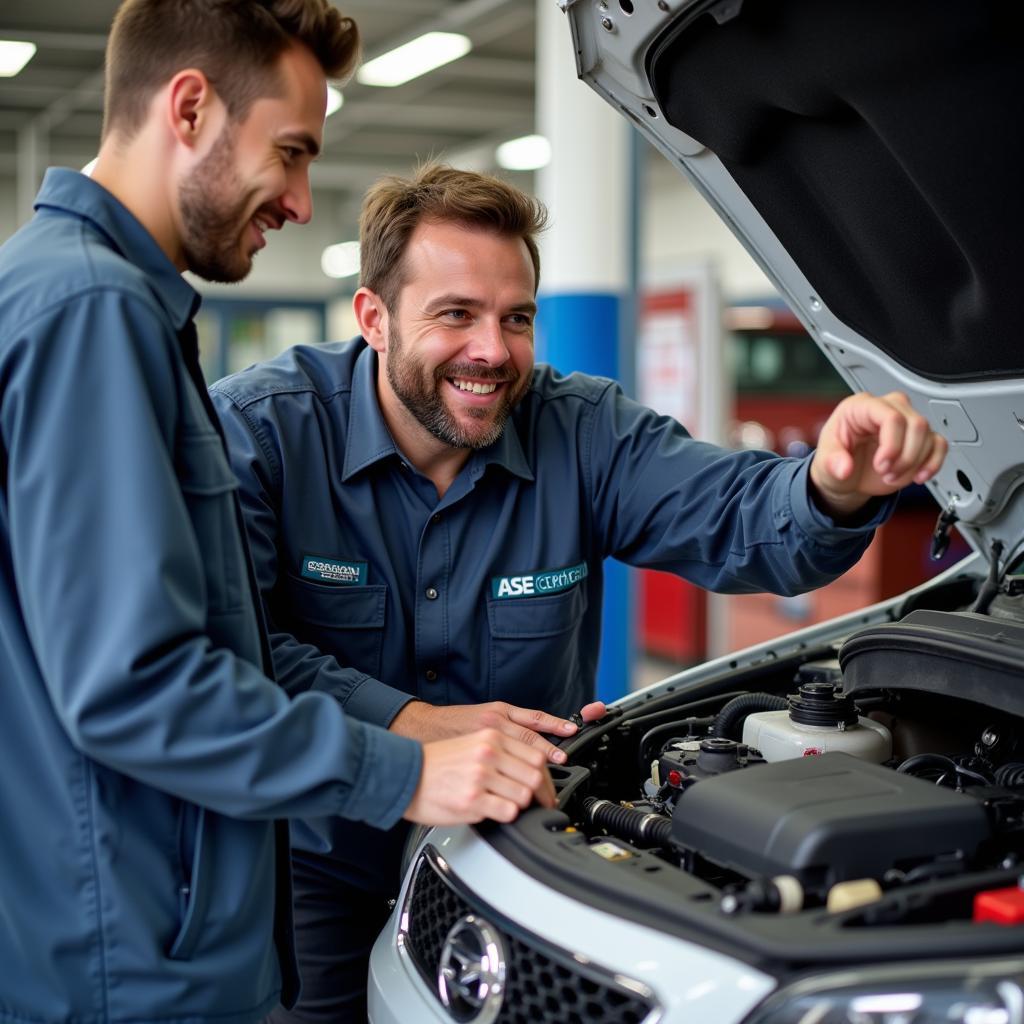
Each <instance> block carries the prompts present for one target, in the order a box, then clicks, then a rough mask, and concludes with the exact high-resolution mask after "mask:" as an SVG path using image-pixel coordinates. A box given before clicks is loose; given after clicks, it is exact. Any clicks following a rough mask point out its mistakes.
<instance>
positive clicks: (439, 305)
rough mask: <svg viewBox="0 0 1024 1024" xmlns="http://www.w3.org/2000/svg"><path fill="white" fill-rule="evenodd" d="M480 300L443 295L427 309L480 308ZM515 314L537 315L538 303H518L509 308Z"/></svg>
mask: <svg viewBox="0 0 1024 1024" xmlns="http://www.w3.org/2000/svg"><path fill="white" fill-rule="evenodd" d="M480 305H481V303H480V300H479V299H471V298H468V297H467V296H465V295H441V296H439V297H438V298H436V299H434V301H433V302H431V303H429V305H428V306H427V309H429V310H431V311H433V310H437V309H444V308H446V307H448V306H470V307H474V308H475V307H478V306H480ZM509 308H510V310H511V312H513V313H536V312H537V303H536V302H532V301H530V302H518V303H516V305H514V306H511V307H509Z"/></svg>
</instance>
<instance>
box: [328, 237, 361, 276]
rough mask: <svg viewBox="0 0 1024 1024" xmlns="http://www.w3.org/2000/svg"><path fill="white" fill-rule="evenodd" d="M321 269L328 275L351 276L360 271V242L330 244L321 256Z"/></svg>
mask: <svg viewBox="0 0 1024 1024" xmlns="http://www.w3.org/2000/svg"><path fill="white" fill-rule="evenodd" d="M320 269H321V270H322V271H323V272H324V273H325V274H326V275H327V276H328V277H337V278H341V277H351V276H352V275H353V274H358V273H359V243H358V242H338V244H337V245H329V246H327V248H326V249H324V251H323V255H322V256H321V257H320Z"/></svg>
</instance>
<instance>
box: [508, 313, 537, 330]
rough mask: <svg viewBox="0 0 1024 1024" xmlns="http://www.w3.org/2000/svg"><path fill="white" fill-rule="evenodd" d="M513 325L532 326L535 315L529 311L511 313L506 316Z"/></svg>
mask: <svg viewBox="0 0 1024 1024" xmlns="http://www.w3.org/2000/svg"><path fill="white" fill-rule="evenodd" d="M505 319H506V320H508V322H509V323H510V324H511V325H512V326H513V327H532V326H533V317H532V316H530V314H529V313H511V314H509V316H507V317H506V318H505Z"/></svg>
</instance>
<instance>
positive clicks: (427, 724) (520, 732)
mask: <svg viewBox="0 0 1024 1024" xmlns="http://www.w3.org/2000/svg"><path fill="white" fill-rule="evenodd" d="M606 712H607V708H605V706H604V704H602V703H601V702H600V701H594V702H593V703H592V704H587V705H586V706H585V707H583V708H582V709H581V710H580V719H581V721H583V722H593V721H596V720H597V719H599V718H603V717H604V715H605V714H606ZM388 728H389V729H390V730H391V731H392V732H396V733H398V735H399V736H408V737H409V738H410V739H414V740H419V741H420V743H429V742H430V741H431V740H443V739H448V738H449V737H454V736H465V735H466V734H467V733H472V732H477V731H478V730H480V729H497V730H498V731H499V732H502V733H504V734H505V735H506V736H509V737H511V738H512V739H516V740H519V741H520V742H522V743H526V744H528V745H530V746H533V747H536V748H537V749H538V750H540V751H542V752H543V753H544V756H545V757H546V758H547V759H548V760H549V761H551V762H552V763H554V764H564V763H565V752H564V751H562V750H559V749H558V747H556V746H555V745H554V744H553V743H550V742H548V740H546V739H545V738H544V736H543V735H542V734H543V733H548V734H550V735H552V736H563V737H568V736H572V735H573V734H574V733H576V732H577V731H578V729H579V727H578V726H577V725H576V723H575V722H570V721H569V720H568V719H566V718H558V717H557V716H556V715H549V714H547V713H546V712H544V711H537V710H536V709H534V708H520V707H516V705H515V704H508V703H506V702H505V701H503V700H492V701H489V702H488V703H486V704H446V705H442V706H440V707H436V706H434V705H433V704H426V703H424V702H423V701H421V700H411V701H409V703H408V704H406V705H405V707H403V708H402V710H401V711H399V712H398V714H397V715H396V716H395V718H394V720H393V721H392V723H391V725H389V726H388Z"/></svg>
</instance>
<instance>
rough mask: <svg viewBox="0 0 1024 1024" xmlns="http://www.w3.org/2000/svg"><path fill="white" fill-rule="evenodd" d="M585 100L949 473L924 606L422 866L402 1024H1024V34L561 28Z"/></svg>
mask: <svg viewBox="0 0 1024 1024" xmlns="http://www.w3.org/2000/svg"><path fill="white" fill-rule="evenodd" d="M561 6H562V8H563V9H564V11H565V13H566V16H567V17H568V18H569V19H570V22H571V26H572V37H573V44H574V51H575V55H576V61H577V68H578V72H579V74H580V77H581V78H583V80H584V81H586V82H587V83H588V84H589V85H590V86H592V87H593V88H594V89H595V90H596V91H597V92H598V93H600V94H601V95H602V96H603V97H604V98H605V99H606V100H607V101H608V102H609V103H611V104H613V105H614V106H615V107H616V108H617V109H619V110H620V111H621V112H622V113H623V114H624V115H625V116H626V117H628V118H630V119H631V120H632V121H633V122H634V123H635V124H636V125H637V126H638V127H639V129H640V130H641V131H642V132H643V133H644V134H645V135H646V136H647V137H648V138H649V139H650V140H651V141H652V142H653V143H654V144H655V145H656V146H657V147H658V148H659V149H660V150H661V151H662V152H663V153H664V155H665V156H666V157H667V158H668V159H669V160H671V161H672V162H673V163H674V164H675V165H676V166H677V167H678V168H679V169H680V171H681V172H682V173H684V174H685V175H686V176H687V177H688V178H689V179H690V180H691V181H692V182H693V183H694V184H695V185H696V187H697V188H698V189H699V190H700V191H701V192H702V193H703V195H704V196H705V197H706V198H707V199H708V201H709V202H710V203H711V204H712V205H713V206H714V207H715V208H716V209H717V210H718V212H719V213H720V214H721V216H722V217H723V218H724V219H725V221H726V222H727V223H728V224H729V225H730V226H731V228H732V229H733V231H734V232H735V233H736V234H737V236H738V237H739V238H740V240H741V241H742V242H743V244H744V245H745V246H746V248H747V249H748V250H749V251H750V253H751V254H752V255H753V256H754V257H755V259H756V260H757V261H758V262H759V263H760V265H761V266H762V267H763V269H764V270H765V272H766V273H767V274H768V275H769V277H770V278H771V280H772V281H773V283H774V284H775V286H776V287H777V288H778V290H779V292H780V293H781V295H782V296H783V297H784V298H785V300H786V302H787V303H788V305H789V306H790V307H791V308H792V309H793V311H794V312H795V313H796V315H797V316H798V317H799V319H800V321H801V322H802V323H803V325H804V327H805V328H806V330H807V331H808V333H809V334H810V335H811V337H812V338H814V340H815V341H816V343H817V344H818V346H819V347H820V348H821V350H822V351H823V352H824V354H825V355H826V356H827V358H828V359H829V361H830V362H831V363H832V365H833V366H834V367H835V368H836V370H837V371H838V373H839V374H840V376H841V377H842V378H843V379H844V380H845V382H846V383H847V385H849V387H850V388H851V389H853V390H858V391H860V390H865V391H870V392H872V393H875V394H885V393H888V392H891V391H894V390H899V391H902V392H904V393H905V394H906V395H907V396H909V399H910V401H911V402H912V404H913V405H914V407H915V408H916V409H917V410H918V411H919V412H921V413H922V414H924V415H925V416H926V417H927V418H928V420H929V421H930V423H931V425H932V427H933V428H934V429H935V430H937V431H939V432H940V433H942V434H943V435H944V436H945V437H946V439H947V440H948V442H949V455H948V457H947V459H946V462H945V464H944V466H943V468H942V469H941V471H940V472H939V473H938V474H937V475H936V477H935V478H934V479H933V480H931V481H929V483H928V484H927V488H928V490H929V491H930V492H931V497H932V498H934V499H935V501H936V503H937V505H936V509H935V512H936V524H935V531H934V536H933V538H932V546H933V549H934V553H935V554H936V555H941V554H942V552H943V550H944V548H945V547H946V545H947V544H948V541H949V537H950V531H951V530H953V529H956V530H957V531H958V532H959V533H960V535H961V536H962V537H963V538H964V539H965V540H966V542H967V544H968V545H969V548H970V554H968V555H967V557H966V558H965V559H964V560H963V561H961V562H959V563H958V564H956V565H954V566H953V567H951V568H948V569H946V570H945V571H944V572H942V573H941V574H939V575H937V576H936V577H934V578H933V579H932V580H930V581H929V582H927V583H925V584H923V585H921V586H918V587H916V588H915V589H913V590H911V591H910V592H908V593H905V594H902V595H901V596H899V597H896V598H893V599H891V600H886V601H884V602H882V603H880V604H876V605H873V606H871V607H867V608H864V609H860V610H857V611H856V612H854V613H851V614H847V615H845V616H843V617H842V618H839V619H836V620H833V621H830V622H826V623H823V624H819V625H815V626H812V627H810V628H807V629H804V630H802V631H799V632H796V633H792V634H790V635H788V636H785V637H782V638H780V639H778V640H774V641H772V642H769V643H764V644H760V645H758V646H756V647H752V648H748V649H747V650H744V651H741V652H739V653H736V654H733V655H730V656H727V657H724V658H718V659H716V660H714V661H711V662H708V663H706V664H703V665H699V666H697V667H695V668H692V669H689V670H687V671H684V672H681V673H679V674H677V675H674V676H672V677H671V678H669V679H666V680H664V681H662V682H660V683H656V684H655V685H653V686H651V687H649V688H647V689H645V690H642V691H638V692H636V693H633V694H630V695H628V696H627V697H625V698H623V699H622V700H620V701H618V702H616V703H615V704H614V705H612V706H611V707H610V709H609V711H608V715H607V717H606V718H604V719H602V720H601V721H599V722H597V723H594V724H591V725H588V726H587V727H585V728H583V729H581V730H580V732H579V733H578V734H577V735H576V736H574V737H572V738H571V739H570V740H568V741H565V742H564V743H563V747H564V749H565V751H566V753H567V754H568V762H567V763H566V764H565V765H564V766H559V767H556V768H553V769H552V775H553V777H554V780H555V783H556V790H557V793H558V805H557V807H556V808H554V809H550V810H546V809H542V808H537V807H535V808H531V809H529V810H527V811H525V812H524V813H523V814H521V815H520V817H519V818H518V820H517V821H515V822H514V823H512V824H507V825H497V824H494V823H484V824H481V825H479V826H475V827H459V828H436V829H433V830H430V831H427V832H421V833H418V834H417V835H416V837H415V839H414V841H412V842H411V844H410V847H409V849H408V850H407V870H406V873H405V877H404V883H403V886H402V891H401V895H400V898H399V900H398V902H397V905H396V907H395V911H394V914H393V916H392V918H391V920H390V922H389V924H388V926H387V928H386V929H385V931H384V932H383V934H382V935H381V937H380V939H379V941H378V942H377V944H376V946H375V948H374V951H373V957H372V961H371V971H370V982H369V984H370V1012H371V1018H372V1019H373V1020H374V1021H375V1022H376V1024H385V1022H409V1021H417V1022H437V1024H441V1022H449V1021H458V1022H466V1024H468V1022H472V1024H492V1022H500V1024H520V1022H531V1024H534V1022H556V1021H557V1022H587V1024H590V1022H615V1024H640V1022H645V1024H653V1022H655V1021H657V1022H659V1024H733V1022H736V1024H739V1022H745V1024H940V1022H942V1024H1020V1022H1022V1021H1024V861H1022V858H1024V575H1021V574H1020V573H1018V572H1017V570H1018V569H1019V568H1020V565H1021V562H1022V560H1024V490H1022V487H1021V483H1022V481H1024V437H1022V433H1021V432H1022V430H1024V381H1022V376H1024V371H1022V364H1024V347H1022V346H1021V345H1020V343H1019V341H1018V337H1019V333H1020V328H1021V309H1020V303H1019V295H1020V294H1021V292H1020V285H1019V282H1018V277H1019V273H1020V271H1019V268H1020V258H1019V255H1018V251H1017V250H1018V247H1019V245H1020V240H1021V239H1022V238H1024V201H1022V194H1024V189H1021V187H1020V183H1019V178H1018V175H1019V173H1020V171H1019V168H1020V166H1021V164H1022V160H1021V157H1022V156H1024V121H1022V119H1021V117H1020V97H1021V96H1022V95H1024V81H1022V77H1024V74H1022V72H1024V52H1022V51H1024V44H1022V40H1024V33H1022V31H1021V29H1022V27H1024V26H1022V24H1021V22H1022V17H1021V13H1020V11H1019V9H1018V7H1017V6H1016V5H1013V4H1010V3H1006V2H1002V0H975V2H974V3H970V4H957V3H946V2H938V3H936V2H935V0H902V2H900V3H897V4H893V3H882V2H880V0H826V2H822V0H713V2H701V0H657V2H655V0H562V2H561Z"/></svg>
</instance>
